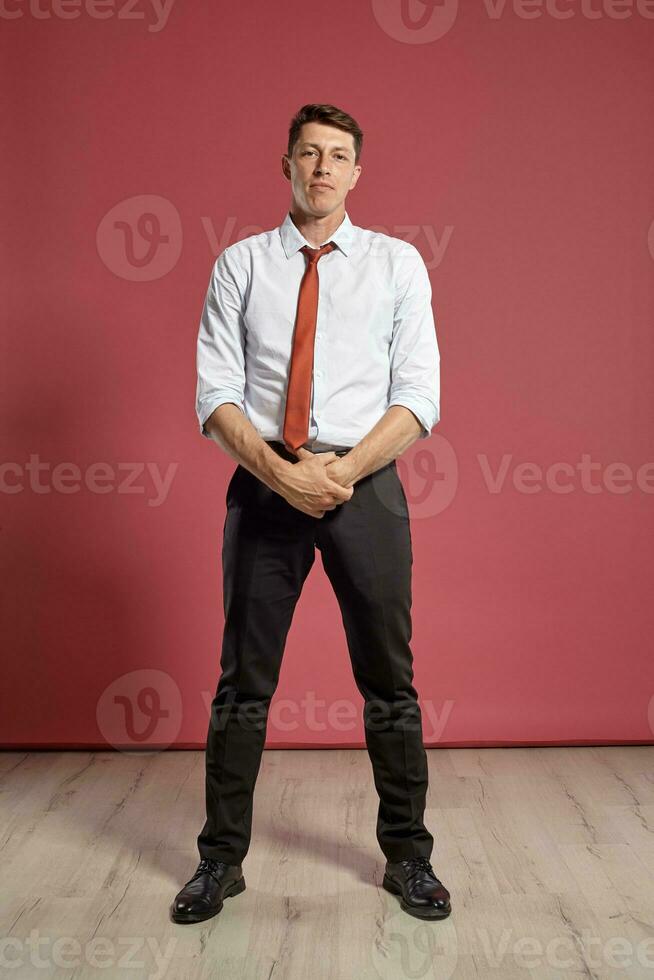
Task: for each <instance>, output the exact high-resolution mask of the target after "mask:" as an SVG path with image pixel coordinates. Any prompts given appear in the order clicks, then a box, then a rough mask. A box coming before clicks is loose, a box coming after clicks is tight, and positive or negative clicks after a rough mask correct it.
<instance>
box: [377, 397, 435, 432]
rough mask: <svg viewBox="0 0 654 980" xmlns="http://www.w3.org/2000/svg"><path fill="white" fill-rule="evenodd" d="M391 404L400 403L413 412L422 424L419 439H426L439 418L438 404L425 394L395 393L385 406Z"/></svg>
mask: <svg viewBox="0 0 654 980" xmlns="http://www.w3.org/2000/svg"><path fill="white" fill-rule="evenodd" d="M391 405H402V407H403V408H408V409H410V411H412V412H413V414H414V415H415V416H416V418H417V419H418V421H419V422H420V425H421V426H422V428H421V430H420V436H419V438H420V439H426V438H427V437H428V436H430V435H431V430H432V429H433V427H434V426H435V425H436V423H437V422H438V420H439V418H440V415H439V410H438V405H437V404H436V403H435V402H433V401H432V400H431V399H430V398H427V397H426V396H422V395H395V396H394V397H393V398H391V400H390V401H389V403H388V406H387V407H388V408H390V407H391Z"/></svg>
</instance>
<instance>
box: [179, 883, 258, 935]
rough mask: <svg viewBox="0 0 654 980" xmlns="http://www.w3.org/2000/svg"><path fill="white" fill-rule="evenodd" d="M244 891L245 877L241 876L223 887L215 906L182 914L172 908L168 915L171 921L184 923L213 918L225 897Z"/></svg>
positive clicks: (231, 896)
mask: <svg viewBox="0 0 654 980" xmlns="http://www.w3.org/2000/svg"><path fill="white" fill-rule="evenodd" d="M244 891H245V878H243V877H241V878H239V880H238V881H235V882H233V884H231V885H229V886H228V887H227V888H226V889H225V893H224V895H223V897H222V899H221V900H220V905H219V906H218V907H217V908H211V909H207V911H206V912H188V913H186V914H184V913H183V912H175V911H174V909H172V908H171V910H170V917H171V919H172V920H173V922H179V923H180V924H182V925H184V924H186V923H187V922H188V923H190V922H204V921H205V920H206V919H213V917H214V915H218V913H219V912H220V911H221V909H222V907H223V905H224V900H225V899H226V898H233V897H234V896H235V895H240V894H241V892H244Z"/></svg>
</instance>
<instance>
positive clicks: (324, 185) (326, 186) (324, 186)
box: [311, 184, 334, 191]
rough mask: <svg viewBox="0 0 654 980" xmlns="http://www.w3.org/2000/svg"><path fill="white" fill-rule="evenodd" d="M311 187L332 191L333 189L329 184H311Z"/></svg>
mask: <svg viewBox="0 0 654 980" xmlns="http://www.w3.org/2000/svg"><path fill="white" fill-rule="evenodd" d="M311 187H318V188H319V189H321V190H325V191H333V190H334V188H333V187H332V185H331V184H311Z"/></svg>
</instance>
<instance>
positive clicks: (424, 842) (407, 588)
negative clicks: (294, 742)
mask: <svg viewBox="0 0 654 980" xmlns="http://www.w3.org/2000/svg"><path fill="white" fill-rule="evenodd" d="M316 545H317V547H318V548H319V549H320V551H321V555H322V561H323V565H324V568H325V571H326V573H327V575H328V576H329V579H330V581H331V583H332V586H333V588H334V592H335V594H336V597H337V599H338V602H339V606H340V609H341V614H342V618H343V625H344V628H345V633H346V637H347V644H348V648H349V653H350V658H351V662H352V668H353V673H354V678H355V682H356V685H357V687H358V689H359V691H360V692H361V694H362V695H363V698H364V725H365V737H366V746H367V749H368V753H369V756H370V760H371V763H372V769H373V775H374V781H375V787H376V789H377V793H378V796H379V810H378V815H377V827H376V833H377V840H378V842H379V845H380V847H381V849H382V851H383V852H384V854H385V856H386V858H387V859H388V860H389V861H401V860H404V859H405V858H408V857H414V856H425V857H430V855H431V852H432V848H433V843H434V839H433V837H432V835H431V834H430V833H429V831H428V830H427V828H426V827H425V825H424V822H423V815H424V810H425V804H426V794H427V789H428V768H427V755H426V752H425V748H424V744H423V736H422V719H421V712H420V707H419V704H418V697H417V692H416V689H415V688H414V686H413V655H412V651H411V647H410V640H411V630H412V627H411V571H412V564H413V555H412V548H411V532H410V524H409V514H408V508H407V504H406V497H405V495H404V490H403V488H402V484H401V481H400V478H399V475H398V473H397V467H396V465H395V463H394V462H393V463H390V464H388V465H387V466H385V467H383V468H381V469H379V470H376V471H375V472H374V473H371V474H368V476H366V477H364V478H363V479H362V480H360V481H358V482H357V483H355V485H354V493H353V495H352V497H351V498H350V499H349V500H348V501H346V502H345V503H344V504H343V505H342V506H340V507H337V508H336V509H335V510H334V511H328V512H327V513H326V514H325V517H324V518H323V519H322V521H321V522H319V525H318V529H317V532H316Z"/></svg>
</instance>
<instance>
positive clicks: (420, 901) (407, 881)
mask: <svg viewBox="0 0 654 980" xmlns="http://www.w3.org/2000/svg"><path fill="white" fill-rule="evenodd" d="M383 885H384V888H385V889H386V891H389V892H393V894H394V895H400V907H401V908H403V909H404V911H405V912H408V913H409V915H415V916H416V918H418V919H446V918H447V916H448V915H449V914H450V912H451V911H452V908H451V906H450V893H449V892H448V890H447V888H446V887H445V885H444V884H443V882H442V881H439V880H438V878H437V877H436V875H435V873H434V869H433V868H432V866H431V864H430V863H429V861H428V860H427V858H426V857H414V858H408V859H407V860H406V861H398V862H395V863H392V862H391V861H387V862H386V872H385V874H384V881H383Z"/></svg>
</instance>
